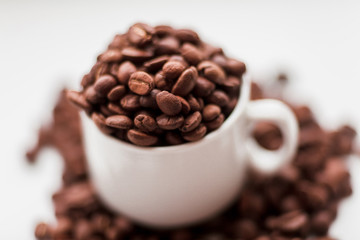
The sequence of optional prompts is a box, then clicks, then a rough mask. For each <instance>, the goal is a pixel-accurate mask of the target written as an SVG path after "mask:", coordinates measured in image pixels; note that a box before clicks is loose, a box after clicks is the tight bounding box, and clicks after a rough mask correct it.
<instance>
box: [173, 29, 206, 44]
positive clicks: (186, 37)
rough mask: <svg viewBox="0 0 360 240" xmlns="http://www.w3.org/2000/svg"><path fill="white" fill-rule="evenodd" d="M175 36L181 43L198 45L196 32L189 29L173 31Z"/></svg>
mask: <svg viewBox="0 0 360 240" xmlns="http://www.w3.org/2000/svg"><path fill="white" fill-rule="evenodd" d="M174 34H175V36H176V37H177V38H178V39H179V40H180V41H183V42H191V43H195V44H196V43H198V42H199V41H200V38H199V36H198V35H197V33H196V32H194V31H192V30H190V29H178V30H175V33H174Z"/></svg>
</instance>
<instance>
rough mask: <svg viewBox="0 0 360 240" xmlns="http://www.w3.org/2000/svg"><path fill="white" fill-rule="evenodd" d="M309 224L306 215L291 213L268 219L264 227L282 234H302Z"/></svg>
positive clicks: (296, 212) (297, 212)
mask: <svg viewBox="0 0 360 240" xmlns="http://www.w3.org/2000/svg"><path fill="white" fill-rule="evenodd" d="M308 224H309V218H308V216H307V214H305V213H303V212H301V211H293V212H289V213H286V214H283V215H281V216H279V217H273V218H268V219H267V221H266V226H267V227H268V228H270V229H272V230H278V231H280V232H284V233H302V232H304V231H306V229H307V228H308Z"/></svg>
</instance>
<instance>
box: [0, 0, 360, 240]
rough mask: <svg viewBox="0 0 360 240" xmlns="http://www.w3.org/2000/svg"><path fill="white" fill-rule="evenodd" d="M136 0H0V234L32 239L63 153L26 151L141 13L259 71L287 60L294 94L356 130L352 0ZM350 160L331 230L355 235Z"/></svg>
mask: <svg viewBox="0 0 360 240" xmlns="http://www.w3.org/2000/svg"><path fill="white" fill-rule="evenodd" d="M224 2H225V1H224ZM140 3H141V2H139V1H134V0H133V1H116V2H115V1H114V2H111V1H101V2H100V1H96V2H95V1H91V2H90V1H76V2H75V1H25V0H24V1H10V0H8V1H6V0H2V1H0V66H1V67H0V68H1V78H0V79H1V80H0V83H1V90H2V91H1V93H0V109H1V112H2V114H1V117H2V118H1V124H0V133H1V135H0V144H1V148H0V149H1V155H2V159H1V160H0V190H1V193H0V239H10V240H12V239H16V240H17V239H33V237H32V234H33V227H34V224H35V222H37V221H38V220H49V219H52V217H53V216H52V207H51V200H50V194H51V193H52V192H53V191H54V190H55V189H57V187H58V185H59V182H60V174H59V171H60V170H61V164H60V161H59V157H58V156H57V155H55V154H53V153H52V152H46V153H44V154H43V155H42V157H41V159H40V162H39V164H38V165H37V166H35V167H34V168H33V167H29V166H27V165H26V164H25V163H24V159H23V152H24V151H25V148H26V146H28V144H29V143H30V140H31V139H32V138H33V135H34V133H35V132H36V129H37V128H38V127H39V126H40V124H41V122H42V121H43V120H44V119H45V118H46V116H48V115H49V109H50V107H52V106H53V103H54V101H55V100H54V97H55V95H56V93H57V91H58V88H59V87H60V86H62V85H63V84H64V83H63V82H64V81H67V82H71V83H72V84H73V86H78V83H79V81H80V78H81V76H82V75H83V74H84V73H85V72H86V71H87V70H88V69H89V68H90V66H91V65H92V64H93V63H94V60H95V56H96V54H98V53H99V52H100V51H101V50H103V49H104V48H105V45H106V44H107V43H108V42H109V41H110V39H111V37H112V36H113V35H114V33H116V32H122V31H125V30H126V29H127V28H128V26H129V25H130V24H131V23H133V22H134V21H137V20H143V21H146V22H149V23H171V24H173V25H175V26H179V27H180V26H181V27H183V26H191V27H193V28H194V29H197V30H199V32H200V34H201V36H202V37H203V38H204V39H210V40H211V42H212V43H215V44H218V45H221V46H223V47H224V49H225V51H226V52H230V51H231V53H232V55H233V56H235V57H237V58H240V59H244V60H245V61H246V63H247V64H248V67H249V69H250V70H251V72H252V73H255V74H257V76H258V79H260V78H262V76H268V75H269V74H276V72H277V71H278V70H279V69H290V73H291V74H290V75H291V77H292V80H294V81H293V85H292V93H296V94H295V95H294V94H291V93H290V94H289V95H290V96H292V97H294V96H295V97H298V96H302V97H303V100H305V101H306V102H308V103H311V104H312V105H313V106H314V108H315V109H316V111H317V113H318V114H317V115H318V116H319V118H320V120H321V122H322V123H323V124H326V125H327V126H329V127H331V128H333V127H335V126H337V125H338V124H339V123H342V122H347V121H351V123H353V124H354V125H355V126H356V127H357V130H360V124H359V123H360V110H359V107H358V102H359V101H360V96H359V94H358V93H359V89H360V88H359V87H360V83H359V79H360V68H359V66H360V58H359V56H360V47H359V43H360V31H359V26H360V14H359V12H360V3H359V2H358V1H356V0H353V1H328V0H326V1H325V0H320V1H316V2H315V1H296V2H295V1H288V0H281V1H279V0H278V1H266V0H264V1H226V3H221V2H220V1H216V2H215V1H190V0H186V1H177V2H171V1H165V0H164V1H155V0H154V1H144V3H143V4H145V5H142V7H140V6H141V5H140ZM151 4H154V5H155V6H152V5H151ZM351 166H352V167H351V171H352V174H353V181H354V186H355V192H354V195H353V197H352V198H350V199H348V200H346V202H344V204H343V205H342V208H341V209H342V210H341V212H340V215H339V218H338V220H337V222H336V224H335V225H334V226H333V228H332V230H331V232H332V233H333V235H334V236H335V237H338V238H339V239H345V240H356V239H359V238H360V228H359V227H358V226H357V225H358V223H359V220H360V196H359V194H360V177H359V175H360V170H359V169H360V168H359V167H360V164H359V159H357V158H356V159H353V161H351Z"/></svg>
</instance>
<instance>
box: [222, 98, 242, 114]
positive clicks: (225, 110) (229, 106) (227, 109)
mask: <svg viewBox="0 0 360 240" xmlns="http://www.w3.org/2000/svg"><path fill="white" fill-rule="evenodd" d="M237 103H238V99H237V97H233V98H231V99H230V101H229V103H228V104H227V105H226V106H225V107H223V113H224V114H225V116H229V115H230V113H232V111H233V110H234V109H235V107H236V104H237Z"/></svg>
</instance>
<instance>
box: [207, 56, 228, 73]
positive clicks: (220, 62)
mask: <svg viewBox="0 0 360 240" xmlns="http://www.w3.org/2000/svg"><path fill="white" fill-rule="evenodd" d="M211 61H213V62H214V63H216V64H217V65H219V66H220V67H222V68H223V69H226V64H227V59H226V57H225V56H224V55H223V54H216V55H214V56H213V57H212V58H211Z"/></svg>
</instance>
